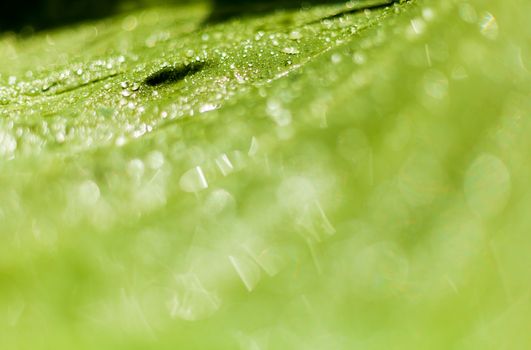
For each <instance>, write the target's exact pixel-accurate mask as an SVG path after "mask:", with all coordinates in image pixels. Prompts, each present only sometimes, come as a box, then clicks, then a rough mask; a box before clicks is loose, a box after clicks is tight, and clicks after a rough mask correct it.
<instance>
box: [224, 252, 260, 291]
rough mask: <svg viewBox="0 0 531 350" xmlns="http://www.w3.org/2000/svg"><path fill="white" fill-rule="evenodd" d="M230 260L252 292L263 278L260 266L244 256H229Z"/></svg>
mask: <svg viewBox="0 0 531 350" xmlns="http://www.w3.org/2000/svg"><path fill="white" fill-rule="evenodd" d="M229 260H230V262H231V264H232V266H233V267H234V270H236V273H237V274H238V276H239V277H240V279H241V280H242V282H243V284H244V285H245V287H246V288H247V290H248V291H249V292H252V291H253V290H254V289H255V288H256V285H257V284H258V283H259V282H260V279H261V273H260V267H259V266H258V265H257V264H256V263H255V262H254V261H253V260H251V259H249V258H247V257H244V256H241V257H235V256H229Z"/></svg>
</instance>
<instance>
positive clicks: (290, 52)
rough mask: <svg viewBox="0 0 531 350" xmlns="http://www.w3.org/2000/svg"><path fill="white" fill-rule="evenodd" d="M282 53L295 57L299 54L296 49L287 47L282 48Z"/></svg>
mask: <svg viewBox="0 0 531 350" xmlns="http://www.w3.org/2000/svg"><path fill="white" fill-rule="evenodd" d="M282 52H284V53H286V54H288V55H297V54H299V52H300V51H299V49H297V48H296V47H292V46H289V47H285V48H283V49H282Z"/></svg>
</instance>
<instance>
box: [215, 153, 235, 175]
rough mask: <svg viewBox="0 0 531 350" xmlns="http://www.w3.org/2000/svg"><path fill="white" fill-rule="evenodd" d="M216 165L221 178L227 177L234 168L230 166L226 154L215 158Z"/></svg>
mask: <svg viewBox="0 0 531 350" xmlns="http://www.w3.org/2000/svg"><path fill="white" fill-rule="evenodd" d="M216 165H217V166H218V168H219V170H220V171H221V173H222V174H223V176H227V175H229V174H230V173H232V172H233V171H234V166H233V165H232V163H231V161H230V159H229V157H228V156H227V155H226V154H222V155H221V156H219V157H218V158H216Z"/></svg>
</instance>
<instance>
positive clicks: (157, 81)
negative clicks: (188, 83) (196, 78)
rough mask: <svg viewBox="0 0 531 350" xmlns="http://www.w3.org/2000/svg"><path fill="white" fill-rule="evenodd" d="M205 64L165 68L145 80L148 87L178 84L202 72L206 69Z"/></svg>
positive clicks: (198, 63)
mask: <svg viewBox="0 0 531 350" xmlns="http://www.w3.org/2000/svg"><path fill="white" fill-rule="evenodd" d="M205 65H206V64H205V63H204V62H197V63H190V64H185V65H181V66H177V67H165V68H162V69H161V70H159V71H157V72H155V73H153V74H151V75H150V76H148V77H147V78H146V79H145V80H144V84H145V85H147V86H152V87H153V86H160V85H167V84H174V83H177V82H179V81H181V80H183V79H184V78H186V77H188V76H190V75H193V74H195V73H197V72H200V71H201V70H202V69H203V68H205Z"/></svg>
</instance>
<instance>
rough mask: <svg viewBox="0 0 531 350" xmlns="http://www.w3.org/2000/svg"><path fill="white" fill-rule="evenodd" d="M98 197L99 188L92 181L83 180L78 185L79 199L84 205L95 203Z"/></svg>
mask: <svg viewBox="0 0 531 350" xmlns="http://www.w3.org/2000/svg"><path fill="white" fill-rule="evenodd" d="M99 199H100V188H99V187H98V185H97V184H96V183H95V182H93V181H90V180H89V181H85V182H83V183H82V184H81V185H80V186H79V200H80V201H81V203H83V204H84V205H88V206H92V205H95V204H96V203H97V202H98V200H99Z"/></svg>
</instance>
